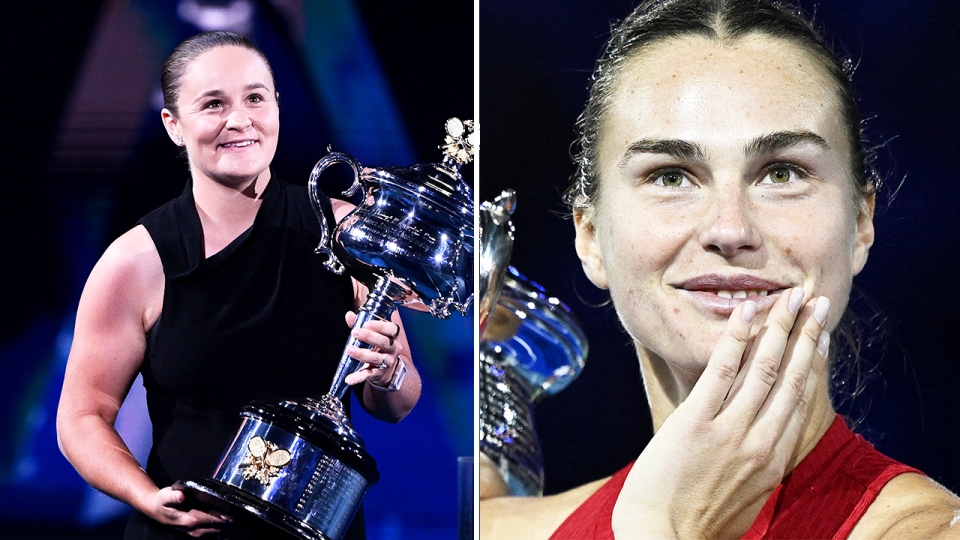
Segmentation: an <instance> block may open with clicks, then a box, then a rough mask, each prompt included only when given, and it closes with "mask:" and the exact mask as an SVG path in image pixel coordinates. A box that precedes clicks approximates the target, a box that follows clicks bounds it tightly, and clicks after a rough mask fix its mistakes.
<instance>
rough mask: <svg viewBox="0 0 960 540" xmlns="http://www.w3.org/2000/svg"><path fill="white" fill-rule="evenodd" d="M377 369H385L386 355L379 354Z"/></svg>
mask: <svg viewBox="0 0 960 540" xmlns="http://www.w3.org/2000/svg"><path fill="white" fill-rule="evenodd" d="M377 367H378V368H379V369H387V355H385V354H383V353H380V365H379V366H377Z"/></svg>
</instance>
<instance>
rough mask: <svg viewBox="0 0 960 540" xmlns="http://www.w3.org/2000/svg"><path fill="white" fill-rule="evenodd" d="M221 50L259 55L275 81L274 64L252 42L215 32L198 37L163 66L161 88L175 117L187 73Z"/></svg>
mask: <svg viewBox="0 0 960 540" xmlns="http://www.w3.org/2000/svg"><path fill="white" fill-rule="evenodd" d="M218 47H242V48H244V49H247V50H250V51H253V52H255V53H257V55H258V56H259V57H260V58H262V59H263V63H264V64H266V65H267V70H268V71H269V72H270V78H271V79H273V78H274V77H273V68H272V67H271V66H270V61H269V60H267V57H266V55H265V54H263V51H261V50H260V47H257V46H256V44H254V43H253V41H250V39H249V38H247V37H245V36H241V35H240V34H236V33H234V32H227V31H224V30H214V31H212V32H204V33H202V34H197V35H195V36H193V37H190V38H187V39H185V40H184V41H183V43H181V44H180V45H177V48H176V49H174V50H173V52H172V53H170V56H169V57H167V61H166V62H164V63H163V68H162V69H161V70H160V88H161V89H162V90H163V106H164V107H166V108H167V109H168V110H169V111H170V112H172V113H173V115H174V116H177V114H178V111H177V98H178V97H180V86H181V79H183V73H184V72H185V71H186V70H187V67H188V66H189V65H190V63H191V62H193V61H194V60H196V58H197V57H198V56H200V55H201V54H203V53H205V52H207V51H210V50H212V49H216V48H218Z"/></svg>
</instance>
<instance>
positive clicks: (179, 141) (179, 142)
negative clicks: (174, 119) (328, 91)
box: [173, 135, 183, 146]
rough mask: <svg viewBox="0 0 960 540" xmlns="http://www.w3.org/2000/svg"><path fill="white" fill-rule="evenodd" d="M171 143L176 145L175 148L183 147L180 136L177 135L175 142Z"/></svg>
mask: <svg viewBox="0 0 960 540" xmlns="http://www.w3.org/2000/svg"><path fill="white" fill-rule="evenodd" d="M173 143H174V144H176V145H177V146H183V137H181V136H180V135H177V140H175V141H173Z"/></svg>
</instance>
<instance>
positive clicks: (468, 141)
mask: <svg viewBox="0 0 960 540" xmlns="http://www.w3.org/2000/svg"><path fill="white" fill-rule="evenodd" d="M445 127H446V130H447V136H446V137H444V138H443V142H444V144H443V146H441V147H440V148H441V149H442V150H443V155H444V156H446V157H449V158H451V159H453V160H456V162H457V163H459V164H460V165H466V164H467V163H470V162H471V161H473V152H474V149H475V148H476V147H477V146H480V126H475V124H474V122H473V120H463V121H461V120H460V119H459V118H450V119H449V120H447V123H446V126H445Z"/></svg>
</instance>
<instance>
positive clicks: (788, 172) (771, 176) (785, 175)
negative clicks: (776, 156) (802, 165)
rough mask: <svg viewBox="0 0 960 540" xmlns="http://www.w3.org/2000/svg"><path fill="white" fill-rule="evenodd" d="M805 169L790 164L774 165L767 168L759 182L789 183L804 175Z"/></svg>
mask: <svg viewBox="0 0 960 540" xmlns="http://www.w3.org/2000/svg"><path fill="white" fill-rule="evenodd" d="M803 176H804V174H803V171H802V170H798V168H796V167H792V166H789V165H779V164H778V165H773V166H772V167H769V168H768V169H767V172H766V174H765V175H764V176H763V178H761V179H760V182H758V183H759V184H789V183H791V182H796V181H797V180H800V178H801V177H803Z"/></svg>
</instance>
